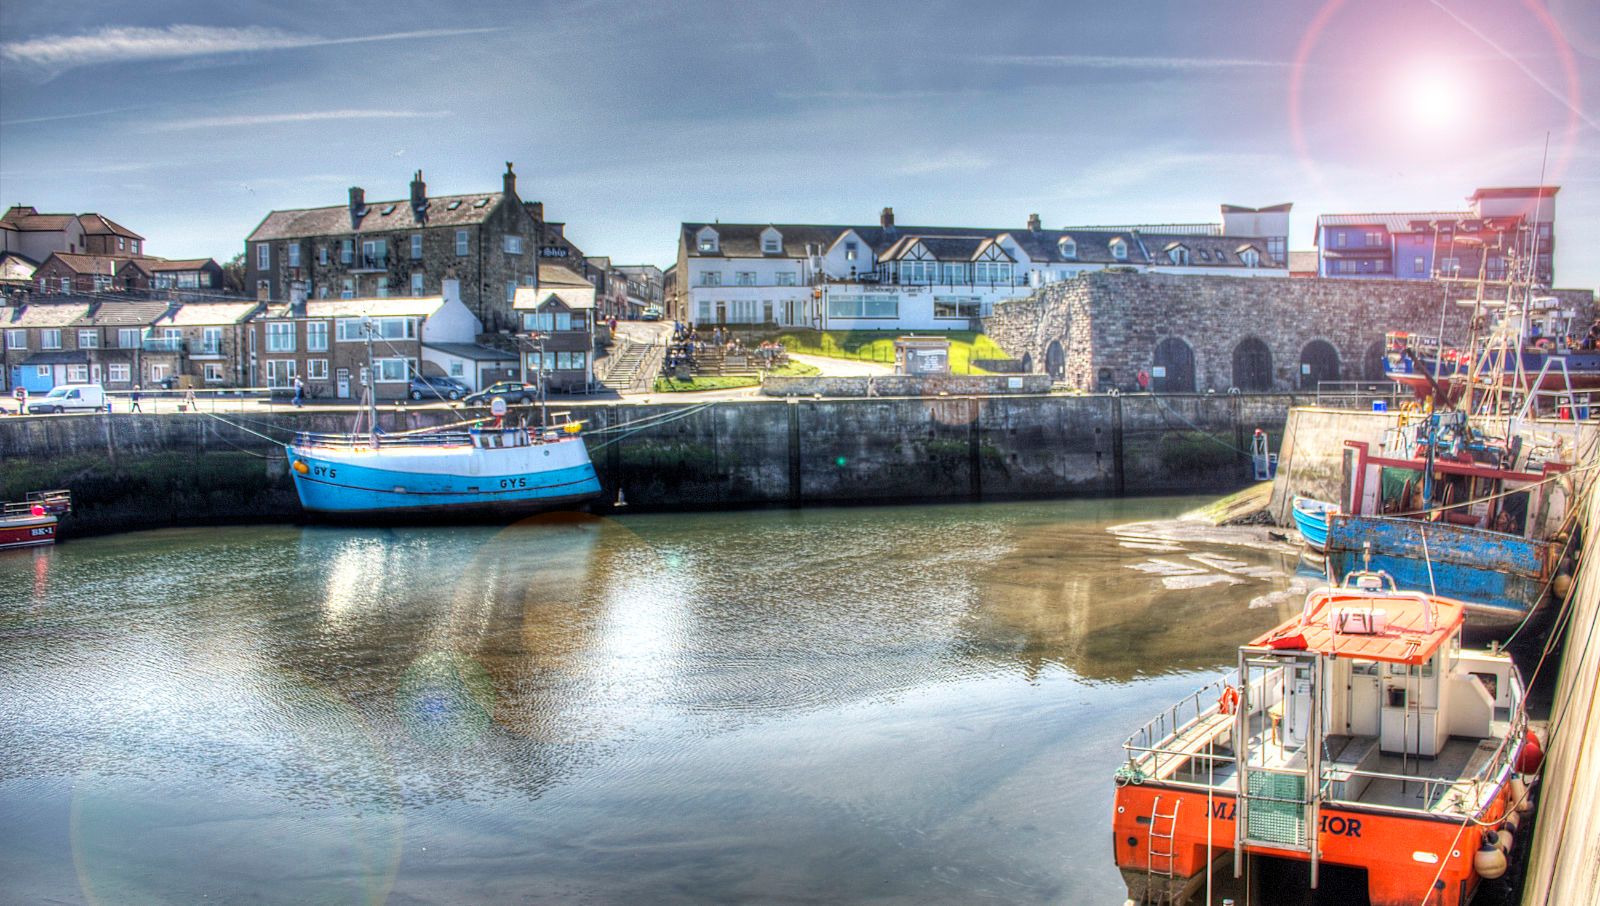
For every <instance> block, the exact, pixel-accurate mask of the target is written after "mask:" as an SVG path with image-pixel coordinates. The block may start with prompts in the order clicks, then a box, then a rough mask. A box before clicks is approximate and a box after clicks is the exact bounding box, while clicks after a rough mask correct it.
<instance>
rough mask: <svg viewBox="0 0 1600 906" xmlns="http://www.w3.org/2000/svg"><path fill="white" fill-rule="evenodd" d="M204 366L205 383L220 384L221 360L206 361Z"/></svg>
mask: <svg viewBox="0 0 1600 906" xmlns="http://www.w3.org/2000/svg"><path fill="white" fill-rule="evenodd" d="M205 367H206V370H205V375H206V383H207V384H220V383H222V363H221V362H207V363H206V366H205Z"/></svg>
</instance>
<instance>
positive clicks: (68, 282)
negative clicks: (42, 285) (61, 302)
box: [61, 277, 72, 293]
mask: <svg viewBox="0 0 1600 906" xmlns="http://www.w3.org/2000/svg"><path fill="white" fill-rule="evenodd" d="M61 291H62V292H64V293H70V292H72V278H71V277H62V278H61Z"/></svg>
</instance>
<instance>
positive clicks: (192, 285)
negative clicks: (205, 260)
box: [178, 246, 299, 289]
mask: <svg viewBox="0 0 1600 906" xmlns="http://www.w3.org/2000/svg"><path fill="white" fill-rule="evenodd" d="M295 247H296V248H299V246H295ZM199 286H200V272H199V271H184V272H182V273H180V274H178V287H179V288H180V289H198V288H199Z"/></svg>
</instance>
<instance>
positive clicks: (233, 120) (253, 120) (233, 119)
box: [147, 110, 450, 132]
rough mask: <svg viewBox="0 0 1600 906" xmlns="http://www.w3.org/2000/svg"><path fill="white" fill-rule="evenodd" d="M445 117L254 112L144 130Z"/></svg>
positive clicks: (429, 112) (352, 112)
mask: <svg viewBox="0 0 1600 906" xmlns="http://www.w3.org/2000/svg"><path fill="white" fill-rule="evenodd" d="M449 115H450V111H448V110H306V111H301V112H299V113H256V114H243V115H240V116H202V117H191V118H188V119H178V120H167V121H165V122H161V123H153V124H151V125H150V126H148V127H147V131H150V132H178V131H182V130H185V129H221V128H228V127H232V126H272V125H277V124H279V123H315V122H322V121H324V120H413V119H424V118H428V117H437V116H449Z"/></svg>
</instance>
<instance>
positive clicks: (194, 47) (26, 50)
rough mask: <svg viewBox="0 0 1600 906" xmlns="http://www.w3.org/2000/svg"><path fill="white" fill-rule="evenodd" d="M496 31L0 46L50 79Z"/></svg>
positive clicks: (196, 32) (36, 41)
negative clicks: (131, 66)
mask: <svg viewBox="0 0 1600 906" xmlns="http://www.w3.org/2000/svg"><path fill="white" fill-rule="evenodd" d="M498 30H499V29H494V28H438V29H427V30H424V31H398V32H388V33H385V34H377V35H357V36H354V37H348V38H328V37H324V36H321V35H308V34H300V33H296V32H289V31H283V30H282V29H277V28H264V27H261V26H254V25H252V26H247V27H244V28H218V27H214V26H209V25H169V26H167V27H165V28H139V27H132V26H113V27H108V28H102V29H100V30H98V31H92V32H88V33H86V34H81V35H46V36H43V37H38V38H29V39H27V40H25V41H11V42H8V43H6V44H0V59H4V60H6V61H8V62H11V63H16V64H19V65H21V66H24V67H28V68H30V69H32V70H34V71H36V72H41V73H44V74H45V75H46V77H53V76H55V75H58V74H60V73H62V72H65V71H67V70H69V69H75V68H78V67H81V66H98V65H103V64H107V63H137V62H144V61H147V60H175V59H182V58H187V57H203V56H211V55H215V54H233V53H253V52H257V51H269V50H289V49H294V48H300V47H328V46H332V45H335V44H366V43H370V42H374V41H406V40H413V39H419V38H445V37H451V36H455V35H472V34H482V33H485V32H492V31H498Z"/></svg>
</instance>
